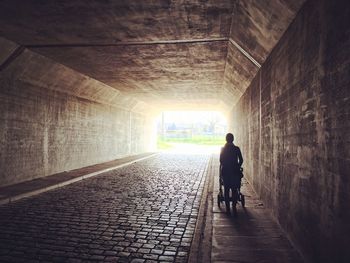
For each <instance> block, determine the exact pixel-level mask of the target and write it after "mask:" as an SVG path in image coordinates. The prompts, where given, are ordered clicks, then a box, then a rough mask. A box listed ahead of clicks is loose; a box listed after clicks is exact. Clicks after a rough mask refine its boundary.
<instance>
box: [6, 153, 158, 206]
mask: <svg viewBox="0 0 350 263" xmlns="http://www.w3.org/2000/svg"><path fill="white" fill-rule="evenodd" d="M157 154H158V153H154V154H151V155H148V156H145V157H142V158H139V159H135V160H132V161H129V162H126V163H123V164H119V165H116V166H113V167H110V168H106V169H103V170H100V171H97V172H93V173H88V174H84V175H81V176H78V177H75V178H73V179H70V180H67V181H64V182H59V183H56V184H53V185H50V186H47V187H44V188H41V189H38V190H34V191H29V192H26V193H22V194H19V195H14V196H10V197H6V198H4V199H0V205H4V204H9V203H12V202H15V201H18V200H20V199H23V198H27V197H31V196H34V195H38V194H41V193H44V192H48V191H51V190H54V189H57V188H60V187H63V186H66V185H69V184H73V183H75V182H78V181H81V180H85V179H88V178H90V177H93V176H96V175H99V174H102V173H106V172H109V171H112V170H115V169H118V168H122V167H124V166H127V165H130V164H132V163H136V162H139V161H142V160H145V159H148V158H151V157H154V156H155V155H157Z"/></svg>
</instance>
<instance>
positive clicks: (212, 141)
mask: <svg viewBox="0 0 350 263" xmlns="http://www.w3.org/2000/svg"><path fill="white" fill-rule="evenodd" d="M171 143H190V144H197V145H212V146H216V145H224V144H225V138H224V137H223V136H220V137H219V136H203V135H197V136H193V137H192V138H166V139H161V138H158V140H157V147H158V149H170V148H171Z"/></svg>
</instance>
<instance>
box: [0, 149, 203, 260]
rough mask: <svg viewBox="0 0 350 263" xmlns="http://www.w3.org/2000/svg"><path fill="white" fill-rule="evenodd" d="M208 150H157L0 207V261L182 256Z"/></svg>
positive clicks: (189, 237)
mask: <svg viewBox="0 0 350 263" xmlns="http://www.w3.org/2000/svg"><path fill="white" fill-rule="evenodd" d="M208 159H209V156H208V155H183V154H182V155H174V154H173V155H170V154H161V155H158V156H156V157H152V158H150V159H147V160H144V161H141V162H138V163H134V164H131V165H130V166H127V167H123V168H120V169H116V170H113V171H110V172H107V173H105V174H102V175H99V176H96V177H92V178H89V179H86V180H83V181H79V182H76V183H74V184H71V185H67V186H65V187H62V188H59V189H56V190H53V191H49V192H46V193H42V194H39V195H37V196H34V197H30V198H26V199H22V200H20V201H17V202H14V203H10V204H6V205H2V206H0V262H81V261H85V262H89V261H105V262H108V261H111V262H156V261H158V262H159V261H164V262H169V261H170V262H187V258H188V255H189V250H190V245H191V241H192V238H193V234H194V229H195V224H196V220H197V216H198V209H199V203H200V197H201V191H202V189H203V184H204V177H205V173H204V172H205V168H206V165H207V162H208Z"/></svg>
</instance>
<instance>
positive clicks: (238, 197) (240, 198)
mask: <svg viewBox="0 0 350 263" xmlns="http://www.w3.org/2000/svg"><path fill="white" fill-rule="evenodd" d="M240 172H241V174H240V179H239V184H238V185H239V186H238V187H237V188H235V189H234V190H233V191H232V195H231V196H230V200H229V201H230V202H232V209H233V213H234V214H235V215H236V214H237V209H236V204H237V203H238V202H240V203H241V205H242V207H243V208H245V198H244V195H243V194H242V193H241V183H242V178H243V168H242V167H241V168H240ZM219 185H220V186H219V193H218V196H217V202H218V206H219V208H220V206H221V203H222V202H225V196H224V193H223V190H222V187H223V185H224V181H223V178H222V171H221V167H220V176H219Z"/></svg>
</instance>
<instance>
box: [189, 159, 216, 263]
mask: <svg viewBox="0 0 350 263" xmlns="http://www.w3.org/2000/svg"><path fill="white" fill-rule="evenodd" d="M213 158H214V155H212V156H211V157H210V160H209V162H208V165H207V167H206V169H205V183H204V187H203V193H202V199H201V202H200V206H199V212H198V217H197V223H196V228H195V231H194V236H193V239H192V243H191V250H190V255H189V258H188V263H202V262H206V263H209V262H211V243H212V230H213V225H212V221H213V176H212V167H213V165H212V163H213Z"/></svg>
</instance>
